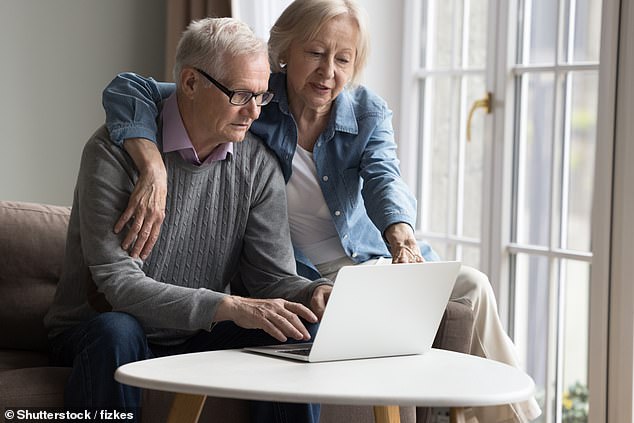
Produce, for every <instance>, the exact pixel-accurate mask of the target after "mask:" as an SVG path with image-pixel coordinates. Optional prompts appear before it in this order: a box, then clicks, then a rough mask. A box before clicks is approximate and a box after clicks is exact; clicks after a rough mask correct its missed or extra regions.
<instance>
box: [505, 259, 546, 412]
mask: <svg viewBox="0 0 634 423" xmlns="http://www.w3.org/2000/svg"><path fill="white" fill-rule="evenodd" d="M514 259H515V271H514V274H513V275H511V280H514V281H515V285H514V288H515V289H514V291H515V295H514V298H512V301H513V303H514V304H515V310H514V326H513V328H514V330H513V340H514V341H515V345H516V346H517V348H518V351H519V352H520V360H521V363H522V364H523V365H524V366H525V368H526V372H527V373H528V374H529V375H530V376H531V377H532V378H533V380H534V381H535V397H536V399H537V402H538V403H539V405H540V407H541V408H542V410H544V409H545V407H544V404H545V402H546V388H547V386H549V384H550V382H549V380H548V358H549V355H548V352H549V345H550V342H549V329H550V322H551V319H550V314H551V313H550V308H549V304H550V302H551V284H550V278H549V274H550V272H549V268H548V258H546V257H539V256H529V255H526V254H518V255H517V256H515V257H514Z"/></svg>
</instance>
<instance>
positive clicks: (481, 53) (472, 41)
mask: <svg viewBox="0 0 634 423" xmlns="http://www.w3.org/2000/svg"><path fill="white" fill-rule="evenodd" d="M466 4H468V5H469V32H468V36H469V59H468V60H469V62H468V63H467V66H469V67H475V68H483V67H485V65H486V60H487V54H486V46H487V28H488V21H487V20H488V14H489V2H488V0H472V1H470V2H466Z"/></svg>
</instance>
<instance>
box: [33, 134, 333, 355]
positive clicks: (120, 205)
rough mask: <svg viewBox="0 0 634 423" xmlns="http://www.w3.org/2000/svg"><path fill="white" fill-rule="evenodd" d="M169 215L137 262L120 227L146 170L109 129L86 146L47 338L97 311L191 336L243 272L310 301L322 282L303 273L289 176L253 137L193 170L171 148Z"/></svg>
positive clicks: (168, 338)
mask: <svg viewBox="0 0 634 423" xmlns="http://www.w3.org/2000/svg"><path fill="white" fill-rule="evenodd" d="M164 161H165V165H166V168H167V174H168V194H167V205H166V216H165V220H164V222H163V226H162V229H161V234H160V237H159V240H158V241H157V243H156V245H155V246H154V249H153V250H152V253H151V255H150V256H149V257H148V258H147V260H146V261H145V262H143V261H141V260H138V259H132V258H131V257H130V256H129V255H128V254H127V252H125V251H124V250H122V249H121V247H120V245H121V242H122V241H123V237H124V236H125V234H124V232H126V231H122V233H120V234H114V233H113V230H112V228H113V227H114V224H115V222H116V220H117V219H118V217H119V216H120V215H121V213H122V212H123V210H124V209H125V207H126V205H127V202H128V199H129V196H130V193H131V192H132V190H133V188H134V184H135V183H136V180H137V177H138V174H137V171H136V167H135V166H134V163H133V162H132V160H131V159H130V157H129V156H128V155H127V154H126V153H125V152H124V151H123V150H122V149H120V148H118V147H116V146H115V145H114V144H113V143H112V142H110V141H109V140H108V132H107V130H106V129H105V127H102V128H100V129H99V130H97V132H96V133H95V134H94V135H93V136H92V138H91V139H90V140H89V141H88V143H87V144H86V146H85V148H84V151H83V155H82V159H81V166H80V170H79V176H78V179H77V184H76V187H75V195H74V199H73V207H72V212H71V216H70V223H69V228H68V237H67V242H66V252H65V261H64V268H63V272H62V276H61V279H60V281H59V283H58V287H57V292H56V294H55V299H54V302H53V305H52V307H51V309H50V311H49V312H48V314H47V315H46V317H45V325H46V326H47V328H48V330H49V337H51V338H52V337H54V336H56V335H58V334H60V333H61V332H62V331H64V330H65V329H68V328H70V327H72V326H74V325H76V324H78V323H80V322H82V321H85V320H87V319H89V318H91V317H92V316H94V315H96V313H99V312H104V311H110V310H112V311H121V312H125V313H128V314H131V315H133V316H135V317H136V318H137V319H138V320H139V321H140V323H141V324H142V325H143V327H144V328H145V331H146V333H147V335H148V339H149V340H150V341H151V342H154V343H159V344H173V343H177V342H181V341H183V340H184V339H185V338H187V337H188V336H191V335H192V334H193V333H195V332H196V331H199V330H210V329H211V326H212V321H213V318H214V315H215V312H216V309H217V307H218V304H219V303H220V301H221V300H222V298H223V297H224V296H225V295H226V294H225V292H226V291H227V288H228V284H229V281H230V280H231V279H232V278H233V277H234V276H235V275H236V273H237V272H238V270H239V271H240V275H241V278H242V283H243V286H244V288H245V289H246V290H247V291H248V294H249V295H250V296H253V297H259V298H285V299H288V300H292V301H297V302H301V303H304V304H308V302H309V301H310V297H311V295H312V292H313V290H314V288H315V287H317V286H318V285H321V284H323V283H328V282H329V281H328V280H326V279H320V280H317V281H315V282H311V281H309V280H307V279H304V278H301V277H299V276H296V275H295V260H294V256H293V250H292V246H291V240H290V233H289V228H288V220H287V211H286V194H285V189H284V179H283V178H282V174H281V171H280V169H279V165H278V162H277V159H276V158H275V156H274V155H273V154H272V153H271V152H270V151H269V150H268V149H267V148H266V147H265V146H264V145H263V144H262V143H261V142H260V140H259V139H257V138H255V137H254V136H253V135H251V134H250V133H249V134H248V135H247V138H246V139H245V140H244V141H243V142H241V143H236V144H235V145H234V154H233V155H229V156H228V157H227V159H225V160H222V161H216V162H213V163H210V164H208V165H203V166H195V165H192V164H189V163H187V162H185V161H184V160H183V159H182V158H181V156H180V155H179V154H178V153H177V152H174V153H167V154H165V155H164Z"/></svg>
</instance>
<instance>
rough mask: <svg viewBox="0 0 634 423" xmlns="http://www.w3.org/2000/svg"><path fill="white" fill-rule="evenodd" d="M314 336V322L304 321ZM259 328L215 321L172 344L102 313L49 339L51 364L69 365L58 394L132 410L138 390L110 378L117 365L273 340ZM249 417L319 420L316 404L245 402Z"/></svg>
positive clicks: (77, 402)
mask: <svg viewBox="0 0 634 423" xmlns="http://www.w3.org/2000/svg"><path fill="white" fill-rule="evenodd" d="M307 328H308V329H309V331H310V332H311V335H313V336H314V332H315V331H316V328H317V325H307ZM278 342H279V341H277V340H276V339H275V338H273V337H271V336H270V335H268V334H267V333H266V332H264V331H262V330H253V329H243V328H241V327H239V326H237V325H236V324H234V323H233V322H219V323H217V324H216V325H215V326H214V328H213V330H212V331H211V332H205V331H201V332H199V333H198V334H196V335H195V336H193V337H192V338H190V339H189V340H187V341H186V342H185V343H183V344H180V345H176V346H164V345H154V344H150V343H148V341H147V338H146V336H145V332H144V331H143V328H142V327H141V325H140V324H139V322H138V321H137V320H136V318H134V317H132V316H130V315H129V314H125V313H119V312H108V313H102V314H99V315H98V316H95V317H94V318H92V319H90V320H88V321H86V322H83V323H81V324H79V325H77V326H76V327H74V328H72V329H69V330H67V331H66V332H64V333H62V334H61V335H59V336H57V337H55V338H54V339H52V340H51V364H52V365H56V366H66V367H72V371H71V374H70V378H69V380H68V383H67V384H66V390H65V392H64V405H65V407H66V408H67V409H79V410H84V409H93V410H94V409H104V410H118V411H119V412H133V413H134V414H135V418H134V419H132V420H125V421H127V422H131V421H137V419H136V414H137V413H138V411H139V410H140V406H141V390H140V389H139V388H134V387H132V386H128V385H124V384H121V383H118V382H117V381H115V380H114V372H115V370H116V369H117V367H119V366H121V365H124V364H126V363H131V362H134V361H139V360H145V359H148V358H153V357H162V356H168V355H175V354H185V353H190V352H201V351H213V350H224V349H232V348H243V347H246V346H257V345H269V344H275V343H278ZM250 409H251V420H252V421H253V422H257V423H265V422H266V423H268V422H277V423H285V422H289V423H290V422H306V423H317V422H318V421H319V412H320V407H319V405H318V404H293V403H271V402H262V401H251V402H250Z"/></svg>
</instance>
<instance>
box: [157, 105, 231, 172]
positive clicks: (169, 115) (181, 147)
mask: <svg viewBox="0 0 634 423" xmlns="http://www.w3.org/2000/svg"><path fill="white" fill-rule="evenodd" d="M161 118H162V120H163V152H164V153H170V152H172V151H178V152H179V153H180V155H181V157H182V158H183V159H184V160H185V161H187V162H189V163H192V164H195V165H201V164H208V163H211V162H214V161H218V160H224V159H226V158H227V155H228V154H233V143H232V142H226V143H224V144H220V145H219V146H218V147H216V148H215V149H214V151H212V152H211V154H210V155H209V156H208V157H207V158H206V159H205V161H203V162H201V161H200V159H199V158H198V154H196V150H195V149H194V145H193V144H192V142H191V139H190V138H189V135H188V134H187V130H186V129H185V125H184V124H183V119H182V118H181V115H180V111H179V110H178V102H177V101H176V93H173V94H172V95H171V96H169V97H168V98H167V99H166V100H165V102H164V104H163V110H162V111H161Z"/></svg>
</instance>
